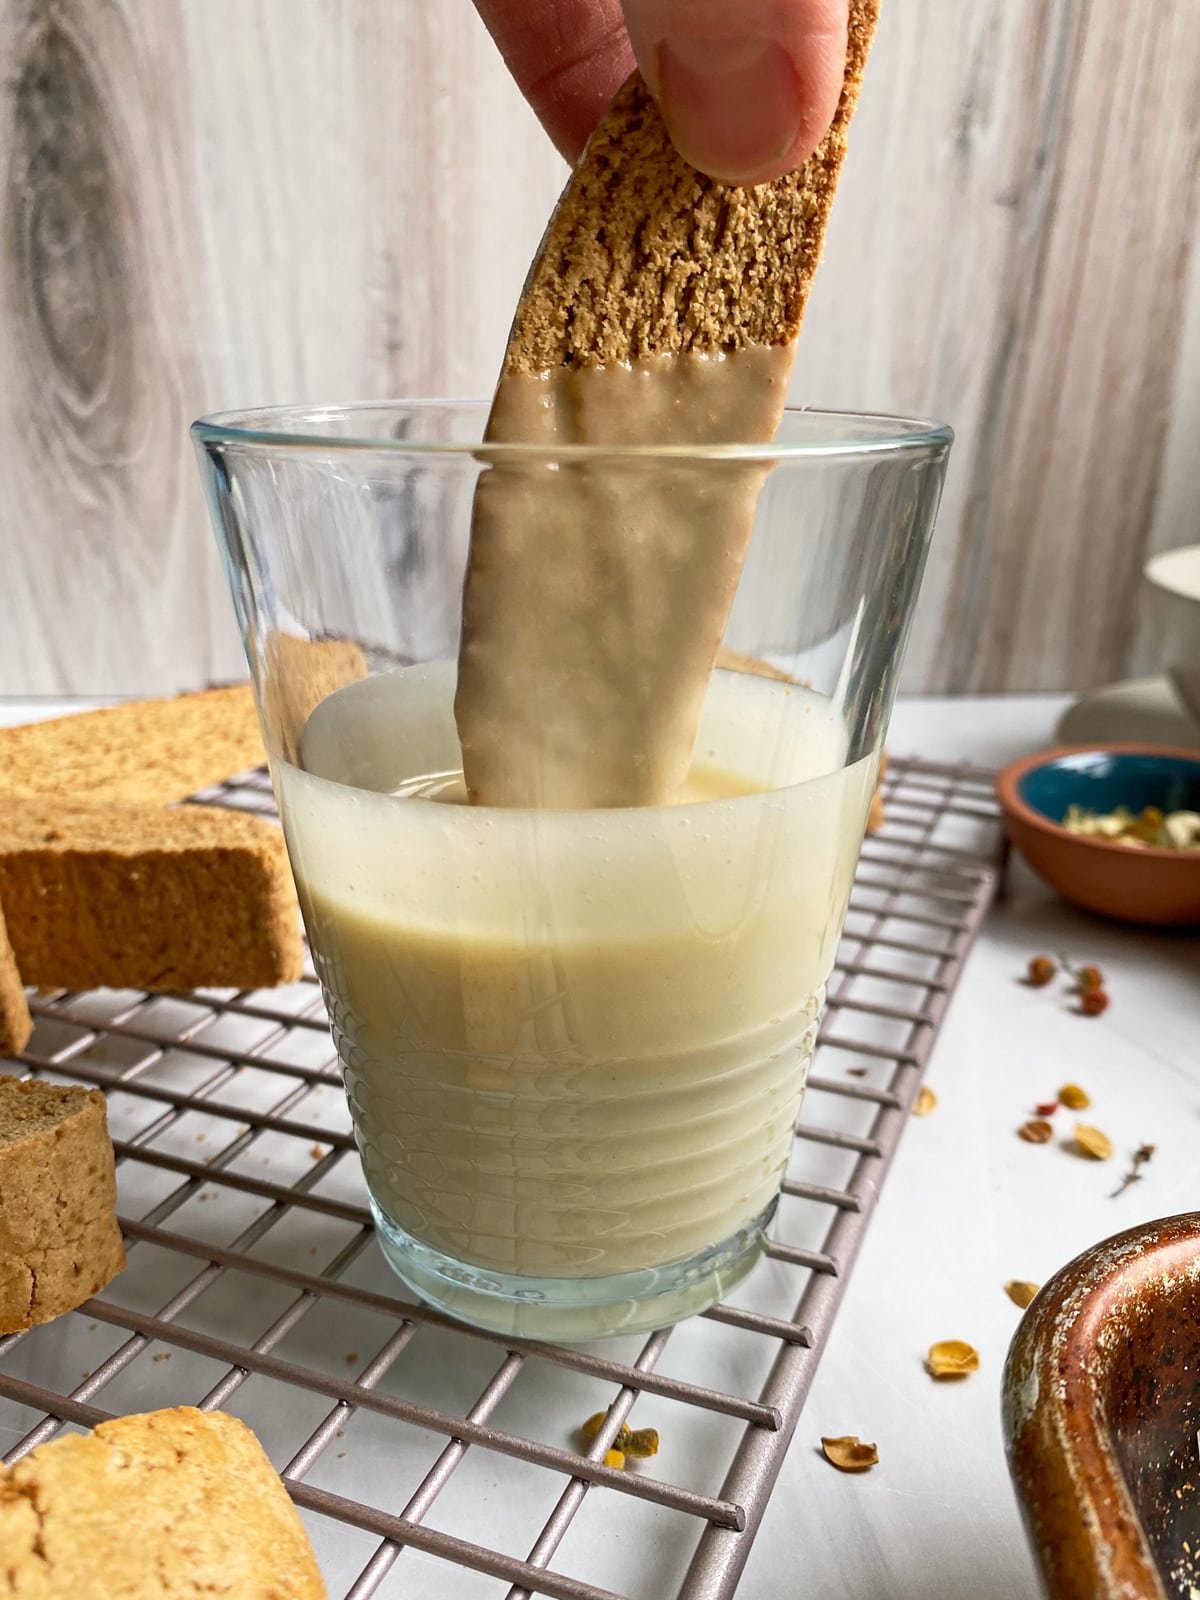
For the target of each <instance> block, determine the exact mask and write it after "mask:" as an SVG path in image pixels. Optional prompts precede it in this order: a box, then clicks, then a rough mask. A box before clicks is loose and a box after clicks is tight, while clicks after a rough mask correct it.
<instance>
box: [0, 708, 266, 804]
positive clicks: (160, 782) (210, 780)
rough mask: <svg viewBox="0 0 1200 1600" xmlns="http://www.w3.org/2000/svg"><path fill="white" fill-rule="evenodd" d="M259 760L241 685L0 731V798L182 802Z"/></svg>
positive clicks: (253, 717)
mask: <svg viewBox="0 0 1200 1600" xmlns="http://www.w3.org/2000/svg"><path fill="white" fill-rule="evenodd" d="M265 760H266V755H265V753H264V751H263V744H262V736H261V734H260V732H259V726H258V715H257V713H256V712H255V709H254V699H253V696H252V695H251V692H250V689H249V686H248V685H241V686H239V687H237V688H233V689H209V690H207V691H205V692H204V693H202V694H186V695H180V696H179V698H178V699H175V700H131V701H129V702H127V703H126V704H124V705H119V706H110V707H108V708H106V709H104V710H102V711H84V712H81V713H80V715H79V716H76V717H56V718H55V719H54V720H53V721H50V722H32V723H28V724H26V725H25V726H23V727H19V728H0V795H19V796H25V797H31V796H38V795H46V796H54V797H56V798H57V797H60V796H64V795H66V796H79V797H86V798H87V799H89V800H131V801H141V802H150V801H168V800H184V799H186V798H187V796H188V795H191V794H195V793H196V791H197V790H198V789H205V788H208V787H209V786H210V785H211V784H214V783H219V782H221V780H222V779H224V778H231V777H233V776H235V775H236V774H237V773H240V772H246V771H247V770H249V769H250V768H251V767H259V766H261V765H262V764H263V762H264V761H265Z"/></svg>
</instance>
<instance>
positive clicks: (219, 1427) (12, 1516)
mask: <svg viewBox="0 0 1200 1600" xmlns="http://www.w3.org/2000/svg"><path fill="white" fill-rule="evenodd" d="M5 1579H7V1585H6V1586H5ZM0 1589H2V1591H3V1593H5V1594H12V1595H20V1596H22V1597H25V1600H110V1597H111V1596H113V1595H122V1596H125V1597H126V1600H151V1597H153V1600H173V1597H175V1596H180V1597H183V1596H187V1597H189V1600H193V1597H195V1596H198V1595H214V1596H215V1595H227V1596H229V1597H231V1600H324V1597H325V1594H326V1590H325V1585H324V1583H323V1582H322V1580H321V1573H320V1570H319V1568H318V1567H317V1562H316V1558H315V1557H314V1555H313V1552H312V1546H311V1544H310V1543H309V1541H308V1535H307V1534H306V1532H305V1530H304V1525H303V1523H302V1522H301V1521H300V1517H299V1515H298V1513H297V1511H296V1508H295V1507H294V1506H293V1504H292V1502H291V1500H290V1499H289V1498H288V1494H287V1491H286V1489H285V1488H284V1486H283V1484H282V1483H281V1482H280V1480H279V1477H278V1475H277V1474H276V1472H275V1469H274V1468H273V1467H272V1466H271V1463H270V1461H269V1460H268V1459H267V1456H266V1453H265V1452H264V1450H263V1448H262V1446H261V1444H259V1442H258V1440H257V1439H256V1438H255V1436H254V1434H253V1433H252V1432H251V1431H250V1429H249V1428H247V1427H246V1425H245V1423H243V1422H239V1421H238V1420H237V1419H236V1418H235V1417H230V1416H227V1415H225V1414H224V1413H222V1412H219V1411H212V1412H206V1411H197V1410H194V1409H193V1408H191V1407H189V1406H180V1407H177V1408H176V1409H173V1410H169V1411H150V1412H146V1413H144V1414H142V1415H140V1416H131V1417H116V1418H114V1419H113V1420H112V1421H111V1422H103V1423H101V1424H100V1426H99V1427H98V1428H97V1429H96V1430H95V1432H94V1433H91V1434H87V1435H86V1436H79V1435H69V1436H66V1437H64V1438H60V1439H55V1440H53V1441H52V1442H51V1443H49V1444H44V1445H40V1446H39V1447H38V1448H37V1449H36V1450H34V1451H32V1452H31V1453H30V1454H29V1455H28V1456H26V1457H25V1458H24V1459H23V1460H21V1461H19V1462H17V1464H16V1465H15V1466H13V1467H10V1468H7V1469H6V1470H0Z"/></svg>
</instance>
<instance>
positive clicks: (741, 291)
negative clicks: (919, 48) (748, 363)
mask: <svg viewBox="0 0 1200 1600" xmlns="http://www.w3.org/2000/svg"><path fill="white" fill-rule="evenodd" d="M878 14H879V0H851V5H850V22H849V36H848V48H847V56H846V75H845V79H844V81H843V85H842V94H841V99H840V101H839V103H838V108H837V114H836V115H835V117H834V120H833V124H832V126H831V127H830V129H829V132H828V133H827V134H826V135H825V138H824V139H823V140H822V141H821V144H820V146H819V147H818V149H817V150H816V152H815V154H813V155H812V156H811V157H810V158H809V160H808V161H806V162H805V163H804V165H803V166H802V167H799V168H798V169H797V170H796V171H795V172H792V173H789V174H787V176H785V177H782V178H777V179H776V180H775V181H774V182H773V183H760V184H755V185H753V186H751V187H748V188H736V187H731V186H730V185H728V184H722V183H717V182H716V181H715V180H714V179H712V178H706V177H704V176H703V174H701V173H699V172H696V171H695V169H694V168H692V167H690V166H688V164H687V163H686V162H685V161H684V160H683V158H682V157H681V156H680V155H679V154H678V153H677V152H676V150H675V148H674V146H673V145H672V144H671V141H670V138H669V136H668V134H667V129H666V125H665V123H664V122H663V119H662V117H661V115H660V114H659V111H658V107H657V106H656V105H655V103H654V100H653V98H652V97H651V95H650V92H649V90H648V89H647V88H646V86H645V84H644V82H643V81H642V79H641V77H640V75H639V74H637V73H635V74H634V75H633V76H632V77H631V78H630V79H629V81H628V82H627V83H626V84H625V86H624V88H622V89H621V91H620V92H619V93H618V95H617V97H616V99H615V100H614V101H613V104H612V106H611V108H610V109H609V111H608V112H607V114H606V115H605V117H604V118H603V120H602V121H601V123H600V125H599V127H598V128H597V129H596V131H595V133H594V134H593V135H592V138H591V140H590V142H589V144H588V147H587V151H586V154H585V156H584V159H583V160H582V161H581V162H580V164H579V166H578V167H577V168H576V169H575V171H574V173H573V174H572V177H571V180H570V183H569V184H568V186H567V189H566V191H565V193H564V194H563V197H562V199H561V200H560V201H559V204H558V208H557V210H556V211H555V213H554V216H553V218H552V219H551V222H550V227H549V229H548V231H547V233H546V237H545V238H544V240H543V241H542V247H541V249H540V250H539V252H538V256H537V260H536V261H535V262H534V264H533V267H532V269H531V271H530V275H529V279H528V281H527V283H526V285H525V289H524V292H523V294H522V296H521V301H520V304H519V306H518V309H517V315H516V320H515V323H514V325H513V330H512V333H511V335H510V339H509V345H508V350H507V354H506V356H505V363H504V370H505V372H508V373H530V374H534V373H540V372H545V371H547V370H548V369H550V368H553V367H559V366H611V365H614V364H617V363H620V362H625V361H636V360H638V359H639V358H641V357H645V356H652V355H665V354H677V353H679V352H682V351H691V352H693V353H694V354H697V355H712V354H716V353H718V352H721V351H726V352H727V351H730V350H738V349H742V348H743V347H745V346H747V345H756V344H758V345H776V344H790V343H791V342H792V341H793V340H794V339H795V338H796V336H797V334H798V333H799V331H800V322H801V319H802V318H803V316H804V307H805V305H806V303H807V301H808V294H809V290H810V288H811V287H812V281H813V275H814V273H815V272H816V270H817V264H818V262H819V261H820V259H821V251H822V247H823V245H824V239H825V226H826V223H827V222H828V220H829V210H830V207H831V205H832V204H833V196H834V190H835V189H836V188H837V181H838V174H839V172H840V170H841V165H842V161H843V158H844V157H845V154H846V133H847V129H848V127H849V123H850V118H851V117H852V115H853V113H854V107H855V104H856V103H857V100H858V90H859V84H860V83H861V81H862V74H863V68H864V67H865V65H866V60H867V54H868V52H869V50H870V46H871V39H872V36H873V35H874V32H875V23H876V20H877V18H878Z"/></svg>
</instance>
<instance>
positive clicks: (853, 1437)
mask: <svg viewBox="0 0 1200 1600" xmlns="http://www.w3.org/2000/svg"><path fill="white" fill-rule="evenodd" d="M821 1453H822V1454H823V1455H824V1457H825V1459H826V1461H828V1462H829V1463H830V1465H831V1466H834V1467H836V1468H837V1469H838V1471H839V1472H869V1471H870V1470H871V1468H872V1467H874V1466H877V1465H878V1463H879V1451H878V1449H877V1448H876V1447H875V1445H873V1444H864V1443H863V1441H862V1440H861V1439H860V1438H859V1437H858V1435H857V1434H854V1433H849V1434H845V1435H843V1436H842V1437H841V1438H838V1439H826V1438H822V1440H821Z"/></svg>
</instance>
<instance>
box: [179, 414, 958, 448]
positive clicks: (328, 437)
mask: <svg viewBox="0 0 1200 1600" xmlns="http://www.w3.org/2000/svg"><path fill="white" fill-rule="evenodd" d="M489 405H490V401H487V400H481V399H461V400H455V399H420V400H406V399H396V400H364V401H348V402H345V403H339V404H333V405H312V406H308V405H290V406H289V405H281V406H276V405H272V406H258V407H252V408H249V409H246V410H237V411H219V412H214V413H212V414H211V415H208V416H203V417H200V418H198V419H197V420H196V421H195V422H193V423H192V426H191V430H190V432H191V436H192V439H193V440H194V441H195V443H197V444H199V445H204V446H210V445H221V446H225V447H228V446H234V447H236V448H238V449H245V450H250V451H257V450H263V451H283V450H287V451H297V452H302V451H309V450H313V451H328V450H330V449H331V448H332V449H337V450H347V451H353V452H355V453H378V454H385V455H415V456H431V457H450V458H454V457H465V458H468V459H469V458H475V457H478V456H479V455H480V454H482V453H486V455H487V457H488V459H501V458H504V459H510V460H511V459H521V458H534V459H536V458H544V457H546V456H551V457H553V458H554V459H555V460H556V461H559V460H573V461H579V460H589V459H596V458H605V459H609V458H612V457H621V458H631V459H635V460H636V459H641V460H655V459H665V460H688V461H695V460H708V461H801V460H810V459H817V460H824V459H830V458H846V457H850V458H853V457H873V456H880V455H891V454H897V453H908V452H914V453H918V454H919V453H923V452H938V451H944V450H947V449H949V447H950V446H951V444H952V443H953V442H954V430H953V429H952V428H951V427H950V426H949V424H948V423H944V422H935V421H933V420H932V419H930V418H926V417H903V416H897V415H892V414H889V413H887V412H879V411H836V410H827V409H824V408H822V407H818V406H785V407H784V411H783V415H784V417H785V418H788V417H806V418H809V419H811V420H813V421H815V422H826V423H828V424H829V431H828V436H826V437H819V436H818V437H816V438H814V439H801V440H787V439H775V440H772V441H769V442H765V443H756V444H746V443H741V444H738V443H730V444H678V445H674V444H671V445H594V444H563V445H558V444H512V443H501V442H495V443H491V442H487V441H485V440H483V439H482V438H480V439H475V440H447V439H384V438H371V437H369V436H366V435H362V434H354V433H350V434H339V433H323V432H320V431H319V428H320V424H321V423H322V422H327V423H328V422H333V421H334V420H335V419H346V418H351V417H354V416H361V415H366V414H380V413H386V412H394V411H400V410H404V411H418V412H420V411H424V412H427V413H430V414H432V413H435V412H439V411H443V412H444V411H456V412H464V411H470V410H478V411H480V412H481V413H486V409H487V407H488V406H489ZM285 420H286V421H295V422H298V423H300V424H301V426H300V427H299V428H295V427H284V426H277V425H276V424H281V423H283V422H284V421H285ZM308 422H311V423H312V425H313V426H312V429H311V431H310V430H309V428H307V427H306V426H305V424H306V423H308ZM851 423H858V424H864V423H866V424H874V425H877V426H878V429H879V432H878V434H877V435H876V436H874V437H868V438H862V437H852V436H850V434H849V433H848V432H843V433H842V435H841V436H840V437H839V432H838V430H839V426H840V427H841V428H842V429H843V430H845V429H846V428H847V427H848V425H849V424H851Z"/></svg>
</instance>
